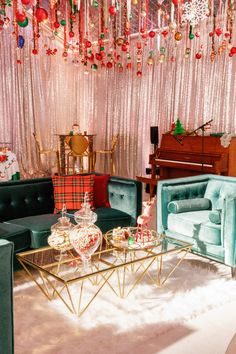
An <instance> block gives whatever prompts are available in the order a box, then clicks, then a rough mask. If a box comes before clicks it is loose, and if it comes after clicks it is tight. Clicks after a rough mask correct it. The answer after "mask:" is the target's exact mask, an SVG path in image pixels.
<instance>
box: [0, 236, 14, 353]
mask: <svg viewBox="0 0 236 354" xmlns="http://www.w3.org/2000/svg"><path fill="white" fill-rule="evenodd" d="M13 250H14V244H13V243H12V242H8V241H6V240H3V239H0V354H6V353H7V354H13V352H14V330H13V328H14V327H13Z"/></svg>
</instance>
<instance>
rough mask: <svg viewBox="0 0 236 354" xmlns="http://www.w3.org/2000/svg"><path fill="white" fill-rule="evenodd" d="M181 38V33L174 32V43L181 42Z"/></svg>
mask: <svg viewBox="0 0 236 354" xmlns="http://www.w3.org/2000/svg"><path fill="white" fill-rule="evenodd" d="M182 38H183V35H182V33H181V32H176V33H175V40H176V41H178V42H179V41H181V39H182Z"/></svg>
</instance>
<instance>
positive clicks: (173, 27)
mask: <svg viewBox="0 0 236 354" xmlns="http://www.w3.org/2000/svg"><path fill="white" fill-rule="evenodd" d="M176 27H177V24H176V23H175V22H170V23H169V29H170V31H172V32H173V31H175V30H176Z"/></svg>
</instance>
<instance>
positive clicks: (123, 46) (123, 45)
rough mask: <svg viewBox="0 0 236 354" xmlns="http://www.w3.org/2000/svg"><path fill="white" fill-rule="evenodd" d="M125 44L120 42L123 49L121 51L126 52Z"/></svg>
mask: <svg viewBox="0 0 236 354" xmlns="http://www.w3.org/2000/svg"><path fill="white" fill-rule="evenodd" d="M127 49H128V48H127V45H126V44H122V46H121V50H122V51H123V52H127Z"/></svg>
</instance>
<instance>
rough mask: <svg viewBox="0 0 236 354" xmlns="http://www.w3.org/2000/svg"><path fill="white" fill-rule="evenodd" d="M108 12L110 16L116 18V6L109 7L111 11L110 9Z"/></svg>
mask: <svg viewBox="0 0 236 354" xmlns="http://www.w3.org/2000/svg"><path fill="white" fill-rule="evenodd" d="M108 11H109V14H110V15H111V16H115V14H116V7H115V6H113V5H112V6H109V9H108Z"/></svg>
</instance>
